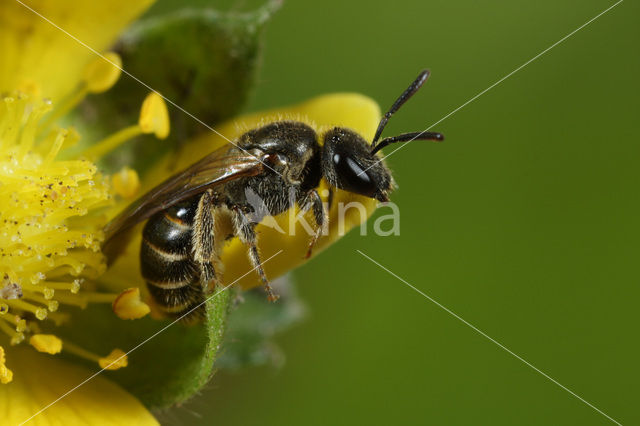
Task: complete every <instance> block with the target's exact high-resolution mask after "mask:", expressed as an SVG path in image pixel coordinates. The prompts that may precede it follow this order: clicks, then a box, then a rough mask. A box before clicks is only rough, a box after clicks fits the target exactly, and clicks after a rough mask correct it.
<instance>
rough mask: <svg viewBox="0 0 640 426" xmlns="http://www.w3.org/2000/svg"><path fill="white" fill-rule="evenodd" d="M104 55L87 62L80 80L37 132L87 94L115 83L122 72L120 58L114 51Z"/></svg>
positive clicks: (106, 88) (102, 90)
mask: <svg viewBox="0 0 640 426" xmlns="http://www.w3.org/2000/svg"><path fill="white" fill-rule="evenodd" d="M104 57H105V58H106V59H103V58H102V57H100V56H99V57H97V58H96V59H94V60H93V61H91V62H90V63H88V64H87V66H86V68H85V70H84V75H83V76H82V82H81V83H80V84H79V85H78V87H77V88H76V89H75V90H74V91H73V92H72V93H71V94H70V95H68V96H67V97H66V99H64V100H63V101H62V102H61V103H60V104H59V105H58V106H57V107H56V108H55V110H54V111H53V112H52V113H51V115H50V116H49V117H47V119H46V120H45V121H44V122H43V123H42V125H41V126H40V128H39V132H38V133H39V134H42V133H44V131H46V129H48V128H49V127H50V126H51V125H52V124H53V123H55V122H56V121H58V120H59V119H60V118H61V117H64V116H65V115H67V114H68V113H69V112H70V111H71V110H73V109H74V108H75V107H76V106H78V104H79V103H80V102H82V100H83V99H84V98H85V97H86V96H87V95H88V94H90V93H95V94H97V93H102V92H106V91H107V90H109V89H110V88H111V87H113V85H114V84H116V82H117V81H118V79H119V78H120V73H121V72H122V59H121V58H120V55H118V54H117V53H114V52H107V53H105V54H104ZM114 64H115V65H114Z"/></svg>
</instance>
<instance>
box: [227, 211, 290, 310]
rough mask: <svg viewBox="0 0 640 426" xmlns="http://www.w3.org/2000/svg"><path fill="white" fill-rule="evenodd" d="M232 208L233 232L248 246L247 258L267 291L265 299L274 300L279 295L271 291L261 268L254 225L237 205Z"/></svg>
mask: <svg viewBox="0 0 640 426" xmlns="http://www.w3.org/2000/svg"><path fill="white" fill-rule="evenodd" d="M232 210H233V227H234V230H235V234H236V235H237V236H238V238H240V241H242V242H243V243H244V244H246V245H247V246H248V247H249V259H250V260H251V263H252V264H253V267H254V268H255V269H256V270H257V271H258V275H260V279H261V280H262V284H263V285H264V289H265V290H266V292H267V299H269V302H275V301H276V300H278V298H279V297H280V296H278V295H277V294H275V293H274V292H273V289H272V288H271V284H269V280H268V279H267V275H266V274H265V273H264V269H263V268H262V262H261V261H260V254H259V253H258V247H257V246H256V241H257V238H256V231H255V229H254V225H253V224H252V223H251V222H249V218H248V217H247V215H246V214H245V213H244V212H243V211H242V210H241V209H240V208H239V207H233V208H232Z"/></svg>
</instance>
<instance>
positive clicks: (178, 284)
mask: <svg viewBox="0 0 640 426" xmlns="http://www.w3.org/2000/svg"><path fill="white" fill-rule="evenodd" d="M198 200H199V197H195V198H194V199H191V200H187V201H185V202H184V203H180V204H177V205H175V206H173V207H170V208H169V209H167V210H164V211H161V212H159V213H157V214H155V215H154V216H152V217H151V218H150V219H149V221H148V222H147V224H146V225H145V227H144V230H143V231H142V245H141V247H140V267H141V270H142V276H143V278H144V279H145V281H146V282H147V288H148V289H149V293H150V294H151V297H153V299H154V301H155V302H156V304H157V305H158V307H159V308H160V309H162V310H163V312H164V313H165V314H167V315H168V316H172V317H180V316H182V315H184V314H186V313H187V312H188V311H189V310H191V309H192V308H193V307H195V306H196V305H198V304H199V303H201V302H202V301H203V300H204V292H203V289H202V285H201V284H200V273H199V270H198V267H197V266H196V264H195V263H194V261H193V259H192V236H193V220H194V217H195V213H196V209H197V207H198ZM203 312H204V307H203V306H200V307H199V308H197V309H195V310H194V311H193V312H191V313H190V314H189V315H188V316H187V317H185V319H196V318H197V317H198V316H201V315H202V314H203Z"/></svg>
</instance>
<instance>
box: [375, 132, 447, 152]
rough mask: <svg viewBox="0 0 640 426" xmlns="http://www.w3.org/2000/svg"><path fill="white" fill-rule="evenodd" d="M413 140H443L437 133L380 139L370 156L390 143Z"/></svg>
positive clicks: (421, 133)
mask: <svg viewBox="0 0 640 426" xmlns="http://www.w3.org/2000/svg"><path fill="white" fill-rule="evenodd" d="M415 140H419V141H435V142H442V141H443V140H444V135H443V134H442V133H437V132H427V131H422V132H412V133H403V134H401V135H398V136H391V137H389V138H384V139H382V140H381V141H380V143H379V144H378V145H376V146H375V147H373V149H372V150H371V154H375V153H376V152H378V151H380V150H381V149H382V148H384V147H385V146H387V145H391V144H392V143H396V142H411V141H415Z"/></svg>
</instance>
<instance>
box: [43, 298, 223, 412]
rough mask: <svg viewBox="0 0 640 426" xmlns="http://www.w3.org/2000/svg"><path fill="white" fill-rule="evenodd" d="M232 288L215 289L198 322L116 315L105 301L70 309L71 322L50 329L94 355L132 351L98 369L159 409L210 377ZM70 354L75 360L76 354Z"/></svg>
mask: <svg viewBox="0 0 640 426" xmlns="http://www.w3.org/2000/svg"><path fill="white" fill-rule="evenodd" d="M233 293H234V292H233V291H231V292H230V291H228V290H225V291H220V290H217V291H216V293H214V294H213V295H212V296H211V297H210V298H209V299H208V300H207V302H206V317H205V320H204V322H203V323H201V324H198V325H191V326H188V325H184V324H183V323H180V322H177V323H174V324H172V322H171V321H158V320H154V319H151V318H150V317H149V316H147V317H144V318H142V319H138V320H121V319H119V318H117V317H116V316H115V314H114V313H113V312H112V311H111V307H110V306H107V305H105V306H91V308H90V309H86V310H84V311H78V312H74V313H73V324H72V325H71V326H70V327H61V328H56V329H55V333H56V334H57V335H61V336H62V337H63V339H68V340H69V341H71V342H74V343H77V344H79V345H81V346H82V347H83V348H85V349H88V350H90V351H92V352H94V353H97V354H99V355H106V354H108V353H109V352H110V351H111V350H112V349H114V348H119V349H121V350H123V351H125V352H129V351H131V352H130V354H129V356H128V357H129V365H128V366H127V367H124V368H121V369H120V370H116V371H103V372H102V373H100V374H103V375H105V376H106V377H108V378H109V379H111V380H114V381H116V382H117V383H119V384H120V385H122V386H123V387H124V388H125V389H127V390H128V391H129V392H131V393H132V394H134V395H135V396H136V397H138V398H139V399H140V400H141V401H142V403H144V404H145V406H147V407H148V408H150V409H163V408H167V407H170V406H172V405H175V404H179V403H181V402H184V401H186V400H187V399H189V398H190V397H191V396H192V395H193V394H194V393H196V392H197V391H198V390H199V389H200V388H202V386H203V385H205V384H206V383H207V382H208V381H209V379H210V378H211V376H212V374H213V372H214V370H213V368H214V362H215V359H216V356H217V354H218V351H219V349H220V347H221V344H222V339H223V335H224V330H225V324H226V321H227V315H228V311H229V306H230V300H232V298H234V294H233ZM63 354H64V352H63ZM70 360H72V361H73V362H78V358H76V357H70ZM87 365H88V366H89V367H90V368H91V369H92V370H94V371H98V369H99V368H98V367H97V366H96V365H95V364H92V363H88V364H87ZM105 397H108V396H105Z"/></svg>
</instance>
